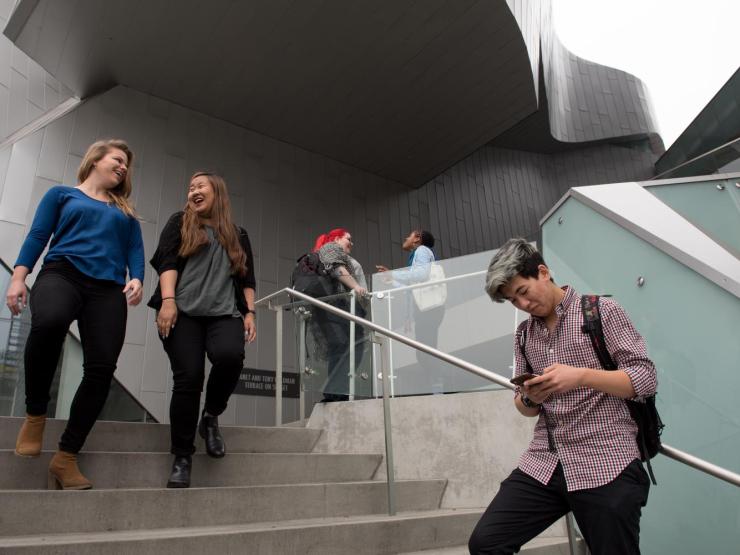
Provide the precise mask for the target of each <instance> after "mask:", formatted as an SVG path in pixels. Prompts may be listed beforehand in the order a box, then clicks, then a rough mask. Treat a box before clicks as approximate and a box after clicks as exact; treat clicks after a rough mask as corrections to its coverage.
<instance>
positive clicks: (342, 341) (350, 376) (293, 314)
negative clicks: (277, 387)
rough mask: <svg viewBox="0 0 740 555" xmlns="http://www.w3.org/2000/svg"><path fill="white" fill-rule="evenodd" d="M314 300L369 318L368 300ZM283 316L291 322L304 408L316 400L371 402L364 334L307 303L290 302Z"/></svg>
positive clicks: (367, 336) (369, 364)
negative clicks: (285, 314)
mask: <svg viewBox="0 0 740 555" xmlns="http://www.w3.org/2000/svg"><path fill="white" fill-rule="evenodd" d="M319 300H321V301H324V302H326V303H328V304H331V305H332V306H335V307H337V308H340V309H341V310H344V311H346V312H348V313H354V314H356V315H357V316H360V317H362V318H366V319H370V304H369V302H368V301H367V300H359V299H355V301H354V302H353V301H352V295H351V294H340V295H333V296H330V297H321V298H319ZM288 312H289V314H290V316H289V318H293V319H294V320H295V324H294V327H295V330H296V333H295V341H296V348H295V353H296V356H297V358H298V361H297V363H296V366H297V367H298V368H299V370H300V374H301V381H302V384H301V385H302V388H303V391H304V395H305V401H306V406H307V407H311V406H312V405H313V404H314V403H317V402H322V401H344V400H356V399H368V398H372V397H373V396H374V392H373V382H372V364H373V363H372V356H373V353H372V346H371V343H370V333H369V332H368V330H366V329H365V328H364V327H363V326H360V325H353V324H352V323H350V322H349V321H347V320H345V319H344V318H342V317H341V316H336V315H334V314H331V313H329V312H327V311H325V310H323V309H321V308H318V307H315V306H313V305H311V304H310V303H305V302H296V303H293V304H292V305H290V306H289V311H288ZM309 412H310V409H309Z"/></svg>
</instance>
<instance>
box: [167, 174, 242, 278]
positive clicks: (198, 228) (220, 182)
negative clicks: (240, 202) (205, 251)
mask: <svg viewBox="0 0 740 555" xmlns="http://www.w3.org/2000/svg"><path fill="white" fill-rule="evenodd" d="M201 176H202V177H205V178H206V179H207V180H208V182H209V183H210V184H211V188H212V189H213V208H211V219H212V221H213V228H214V235H215V236H216V239H217V240H218V242H219V243H221V246H222V247H223V248H224V249H226V253H227V254H228V255H229V260H230V261H231V273H232V274H236V275H238V276H240V277H243V276H245V275H246V273H247V255H246V254H245V253H244V249H242V246H241V243H240V242H239V235H238V234H237V229H236V226H235V225H234V223H233V222H232V220H231V202H229V193H228V191H227V189H226V182H225V181H224V179H223V177H221V176H220V175H217V174H215V173H211V172H196V173H195V174H193V177H191V178H190V181H188V186H190V183H192V182H193V179H195V178H196V177H201ZM183 211H184V214H183V217H182V227H181V228H180V237H181V242H180V250H179V251H178V253H177V254H179V255H180V256H182V257H183V258H187V257H189V256H191V255H193V254H195V253H196V252H198V251H199V250H200V249H201V248H203V246H205V245H207V244H208V235H207V234H206V230H205V228H204V227H203V224H202V223H201V221H200V218H199V217H198V214H196V213H195V211H194V210H193V209H192V207H191V206H190V203H189V202H186V203H185V208H184V209H183Z"/></svg>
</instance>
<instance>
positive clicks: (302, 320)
mask: <svg viewBox="0 0 740 555" xmlns="http://www.w3.org/2000/svg"><path fill="white" fill-rule="evenodd" d="M305 371H306V315H305V314H301V313H299V314H298V414H299V415H300V418H299V420H303V419H304V418H306V388H305V387H304V384H303V373H304V372H305Z"/></svg>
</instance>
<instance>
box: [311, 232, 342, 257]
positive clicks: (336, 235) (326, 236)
mask: <svg viewBox="0 0 740 555" xmlns="http://www.w3.org/2000/svg"><path fill="white" fill-rule="evenodd" d="M348 233H349V231H347V230H346V229H344V228H343V227H338V228H336V229H332V230H331V231H330V232H329V233H322V234H321V235H319V236H318V237H316V243H315V244H314V246H313V252H318V250H319V249H320V248H321V247H323V246H324V245H326V244H327V243H331V242H332V241H334V240H336V239H341V238H342V237H344V236H345V235H347V234H348Z"/></svg>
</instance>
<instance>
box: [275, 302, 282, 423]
mask: <svg viewBox="0 0 740 555" xmlns="http://www.w3.org/2000/svg"><path fill="white" fill-rule="evenodd" d="M282 425H283V309H282V308H280V307H278V309H277V310H276V311H275V426H282Z"/></svg>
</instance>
